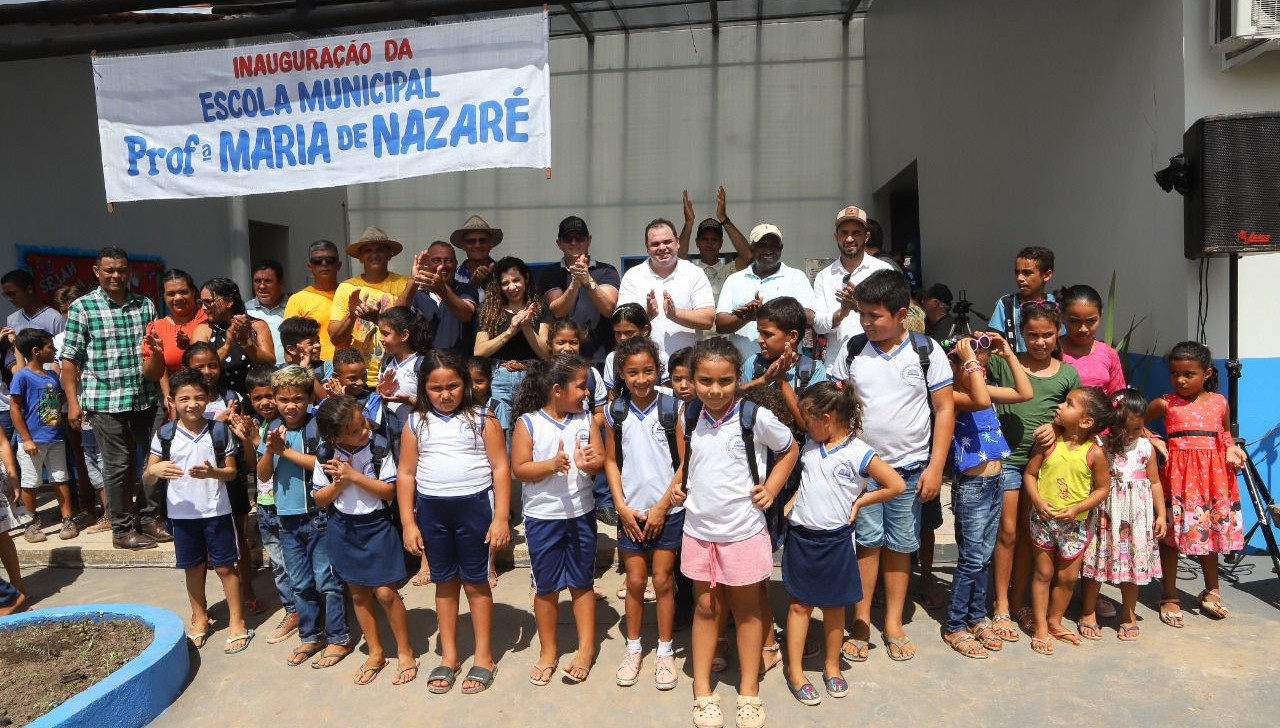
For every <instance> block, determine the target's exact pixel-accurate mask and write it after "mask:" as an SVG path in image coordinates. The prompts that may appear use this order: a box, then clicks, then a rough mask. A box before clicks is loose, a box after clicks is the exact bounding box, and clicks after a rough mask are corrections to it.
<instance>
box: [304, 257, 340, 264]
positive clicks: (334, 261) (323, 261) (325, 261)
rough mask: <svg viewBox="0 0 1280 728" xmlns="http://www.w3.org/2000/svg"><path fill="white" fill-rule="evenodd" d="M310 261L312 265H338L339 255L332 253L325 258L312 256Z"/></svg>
mask: <svg viewBox="0 0 1280 728" xmlns="http://www.w3.org/2000/svg"><path fill="white" fill-rule="evenodd" d="M310 263H311V265H337V264H338V256H336V255H330V256H325V257H323V258H312V259H311V260H310Z"/></svg>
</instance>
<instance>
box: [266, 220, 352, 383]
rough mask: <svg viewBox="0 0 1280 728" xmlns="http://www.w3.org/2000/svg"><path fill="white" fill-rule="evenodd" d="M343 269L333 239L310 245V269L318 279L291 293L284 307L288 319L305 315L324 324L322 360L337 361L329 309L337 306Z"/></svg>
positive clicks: (308, 265)
mask: <svg viewBox="0 0 1280 728" xmlns="http://www.w3.org/2000/svg"><path fill="white" fill-rule="evenodd" d="M341 268H342V260H341V258H339V257H338V246H336V245H334V244H333V242H332V241H330V240H317V241H315V242H314V243H312V244H311V245H309V246H307V270H309V271H311V277H312V278H313V279H314V281H315V282H314V283H312V284H311V285H309V286H307V287H306V288H304V289H302V290H301V291H298V292H296V293H294V294H293V295H292V296H289V302H288V303H287V304H285V307H284V317H285V318H292V317H294V316H303V317H305V318H309V319H311V320H312V321H315V322H316V323H318V324H320V359H321V360H323V361H333V340H332V339H330V338H329V312H330V310H332V309H333V294H334V292H335V291H337V290H338V271H339V270H340V269H341ZM277 343H279V339H277ZM277 361H284V359H283V358H280V359H278V360H277Z"/></svg>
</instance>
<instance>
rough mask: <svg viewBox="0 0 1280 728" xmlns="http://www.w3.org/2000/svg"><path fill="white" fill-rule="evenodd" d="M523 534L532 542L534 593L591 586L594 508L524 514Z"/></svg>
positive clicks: (530, 546)
mask: <svg viewBox="0 0 1280 728" xmlns="http://www.w3.org/2000/svg"><path fill="white" fill-rule="evenodd" d="M524 537H525V541H526V542H527V543H528V544H529V565H530V567H531V568H530V571H531V572H532V575H533V591H534V593H536V594H540V595H541V594H554V593H556V592H558V591H560V590H561V589H590V588H591V585H592V584H593V583H594V582H595V565H596V514H595V513H594V512H587V513H584V514H582V515H581V516H578V517H577V518H568V519H554V520H547V521H544V520H541V519H538V518H530V517H528V516H525V517H524ZM433 578H434V577H433ZM486 578H487V574H486Z"/></svg>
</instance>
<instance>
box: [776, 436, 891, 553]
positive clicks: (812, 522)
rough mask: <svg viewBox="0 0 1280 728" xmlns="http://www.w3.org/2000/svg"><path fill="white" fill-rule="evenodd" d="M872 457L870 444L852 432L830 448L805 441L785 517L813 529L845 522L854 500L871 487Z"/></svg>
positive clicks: (823, 528)
mask: <svg viewBox="0 0 1280 728" xmlns="http://www.w3.org/2000/svg"><path fill="white" fill-rule="evenodd" d="M873 457H875V452H874V451H872V449H871V446H870V445H868V444H867V443H865V442H863V441H862V440H860V439H858V438H856V437H853V436H850V437H849V439H848V440H845V441H844V442H843V443H841V444H839V445H837V446H835V447H833V448H831V449H830V450H828V449H827V446H826V444H825V443H821V442H814V441H813V440H810V441H809V442H806V443H805V445H804V447H803V448H801V450H800V466H801V467H802V468H803V471H802V472H801V474H800V490H799V491H798V492H797V493H796V504H795V507H794V508H792V509H791V515H790V516H788V517H787V520H789V521H790V522H791V523H792V524H794V525H796V526H803V527H804V528H811V529H813V530H815V531H834V530H836V529H837V528H840V527H841V526H845V525H848V523H849V509H850V508H852V507H853V502H854V501H855V500H857V498H858V496H859V495H862V492H863V491H864V490H868V489H871V488H873V481H872V480H871V477H870V476H869V475H867V465H868V464H869V463H870V462H871V458H873Z"/></svg>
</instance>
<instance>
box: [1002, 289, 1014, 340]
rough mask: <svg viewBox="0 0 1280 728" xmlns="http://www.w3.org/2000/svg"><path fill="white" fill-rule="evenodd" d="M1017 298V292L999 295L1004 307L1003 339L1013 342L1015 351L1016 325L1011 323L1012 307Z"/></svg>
mask: <svg viewBox="0 0 1280 728" xmlns="http://www.w3.org/2000/svg"><path fill="white" fill-rule="evenodd" d="M1017 300H1018V296H1017V294H1013V293H1010V294H1008V295H1006V296H1001V297H1000V303H1001V305H1002V306H1003V307H1004V340H1005V341H1008V342H1011V343H1013V344H1014V347H1013V348H1014V350H1015V351H1016V350H1017V348H1018V347H1017V342H1018V338H1017V336H1018V327H1017V326H1015V325H1014V323H1013V307H1014V304H1015V303H1016V302H1017Z"/></svg>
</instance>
